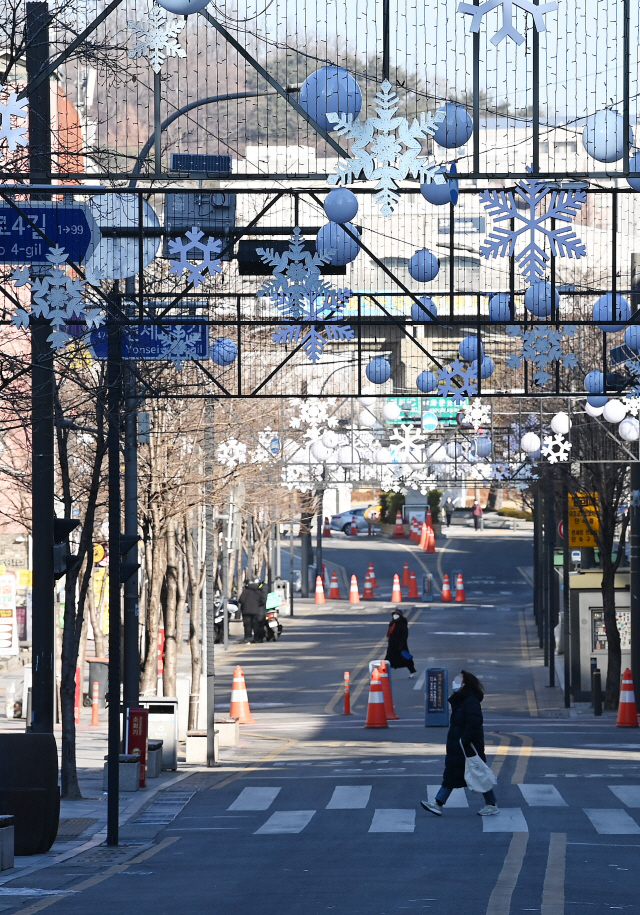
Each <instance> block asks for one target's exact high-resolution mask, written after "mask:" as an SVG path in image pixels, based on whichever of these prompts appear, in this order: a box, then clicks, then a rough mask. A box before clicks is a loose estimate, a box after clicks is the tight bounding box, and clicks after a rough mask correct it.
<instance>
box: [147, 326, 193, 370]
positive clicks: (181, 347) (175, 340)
mask: <svg viewBox="0 0 640 915" xmlns="http://www.w3.org/2000/svg"><path fill="white" fill-rule="evenodd" d="M156 339H157V341H158V342H159V343H160V345H161V350H160V357H159V358H161V359H166V360H167V362H173V364H174V365H175V367H176V368H177V369H178V371H180V370H181V369H182V366H183V364H184V363H185V362H188V361H189V360H190V359H193V358H194V355H193V354H194V350H195V349H196V347H197V346H198V344H199V343H200V341H201V335H200V330H199V329H198V328H197V327H194V326H193V325H189V324H185V325H184V326H183V327H181V326H180V325H179V324H174V325H172V326H171V330H165V329H164V328H159V329H158V334H157V337H156Z"/></svg>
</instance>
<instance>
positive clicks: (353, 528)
mask: <svg viewBox="0 0 640 915" xmlns="http://www.w3.org/2000/svg"><path fill="white" fill-rule="evenodd" d="M357 533H358V524H357V522H356V516H355V515H351V528H350V529H349V534H350V535H351V536H352V537H355V536H356V534H357Z"/></svg>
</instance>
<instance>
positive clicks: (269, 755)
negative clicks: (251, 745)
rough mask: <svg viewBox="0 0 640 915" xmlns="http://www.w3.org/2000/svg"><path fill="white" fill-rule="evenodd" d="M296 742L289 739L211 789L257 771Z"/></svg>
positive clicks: (213, 789)
mask: <svg viewBox="0 0 640 915" xmlns="http://www.w3.org/2000/svg"><path fill="white" fill-rule="evenodd" d="M296 743H298V741H297V740H295V739H292V740H287V741H286V743H285V744H284V745H283V746H281V747H278V749H277V750H272V751H271V752H270V753H267V755H266V756H263V757H262V759H259V760H258V762H257V763H255V764H254V765H253V766H247V767H246V768H244V769H241V770H240V771H239V772H235V773H234V774H233V775H230V776H229V777H228V778H224V779H223V780H222V781H221V782H218V783H217V784H216V785H212V786H211V788H210V789H209V790H210V791H215V790H216V789H217V788H224V787H225V786H226V785H230V784H231V783H232V782H235V781H236V780H237V779H238V778H242V777H243V776H245V775H248V774H249V772H255V771H256V769H259V768H260V767H261V766H262V764H263V763H266V762H269V761H270V760H272V759H275V758H276V756H280V754H281V753H284V752H285V750H288V749H289V747H292V746H293V745H294V744H296Z"/></svg>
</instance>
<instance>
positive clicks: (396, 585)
mask: <svg viewBox="0 0 640 915" xmlns="http://www.w3.org/2000/svg"><path fill="white" fill-rule="evenodd" d="M391 603H393V604H400V603H402V591H401V590H400V576H399V575H394V576H393V591H392V592H391Z"/></svg>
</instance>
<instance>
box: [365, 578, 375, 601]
mask: <svg viewBox="0 0 640 915" xmlns="http://www.w3.org/2000/svg"><path fill="white" fill-rule="evenodd" d="M374 596H375V595H374V593H373V588H372V587H371V578H370V576H369V573H368V572H367V574H366V575H365V577H364V593H363V595H362V600H374Z"/></svg>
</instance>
